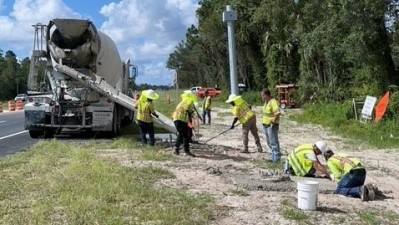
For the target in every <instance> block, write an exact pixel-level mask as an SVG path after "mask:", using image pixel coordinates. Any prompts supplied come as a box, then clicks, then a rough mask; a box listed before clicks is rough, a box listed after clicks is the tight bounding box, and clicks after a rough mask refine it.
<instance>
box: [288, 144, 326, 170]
mask: <svg viewBox="0 0 399 225" xmlns="http://www.w3.org/2000/svg"><path fill="white" fill-rule="evenodd" d="M326 151H327V143H326V142H324V141H317V142H316V143H315V144H303V145H300V146H299V147H297V148H296V149H294V150H293V151H292V152H291V153H290V154H289V155H288V158H287V161H286V164H285V171H286V173H290V174H292V175H295V176H300V177H315V176H316V172H318V173H319V174H321V175H324V176H329V173H328V171H327V169H326V168H325V167H324V166H323V165H321V163H320V162H319V159H318V158H317V155H321V154H323V153H324V152H326Z"/></svg>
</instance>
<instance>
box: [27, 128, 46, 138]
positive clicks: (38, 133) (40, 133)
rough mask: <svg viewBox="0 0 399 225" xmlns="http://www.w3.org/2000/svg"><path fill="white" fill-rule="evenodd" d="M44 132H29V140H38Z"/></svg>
mask: <svg viewBox="0 0 399 225" xmlns="http://www.w3.org/2000/svg"><path fill="white" fill-rule="evenodd" d="M43 134H44V132H43V131H41V130H29V135H30V137H31V138H35V139H36V138H40V137H41V136H43Z"/></svg>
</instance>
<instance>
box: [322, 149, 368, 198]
mask: <svg viewBox="0 0 399 225" xmlns="http://www.w3.org/2000/svg"><path fill="white" fill-rule="evenodd" d="M324 157H325V159H326V160H327V166H328V169H329V170H330V171H331V173H332V175H331V177H332V180H335V181H338V187H337V190H336V191H335V194H339V195H344V196H349V197H354V198H361V200H362V201H368V200H374V197H375V188H374V186H373V185H371V184H368V185H364V181H365V180H366V169H365V168H364V166H363V164H362V163H361V162H360V160H359V159H357V158H355V157H352V156H349V155H348V154H345V153H337V154H334V152H333V151H332V150H327V151H326V152H325V153H324Z"/></svg>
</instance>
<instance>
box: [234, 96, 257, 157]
mask: <svg viewBox="0 0 399 225" xmlns="http://www.w3.org/2000/svg"><path fill="white" fill-rule="evenodd" d="M226 103H230V104H231V105H232V106H233V109H232V113H233V115H234V116H235V117H234V120H233V123H232V124H231V127H230V129H233V128H234V126H235V124H236V122H237V121H240V123H241V124H242V141H243V144H244V149H243V150H242V151H241V153H249V151H248V133H249V132H251V133H252V136H254V139H255V144H256V147H257V148H258V152H263V150H262V145H261V144H260V139H259V134H258V128H257V126H256V116H255V113H254V111H252V110H251V108H250V107H249V105H248V103H246V102H245V101H244V99H242V97H241V96H240V95H238V96H237V95H235V94H231V95H230V96H229V99H227V101H226Z"/></svg>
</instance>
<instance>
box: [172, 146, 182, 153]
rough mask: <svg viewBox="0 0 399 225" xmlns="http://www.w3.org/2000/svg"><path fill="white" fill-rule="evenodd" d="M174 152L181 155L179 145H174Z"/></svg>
mask: <svg viewBox="0 0 399 225" xmlns="http://www.w3.org/2000/svg"><path fill="white" fill-rule="evenodd" d="M173 154H175V155H179V154H180V153H179V148H178V147H174V151H173Z"/></svg>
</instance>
